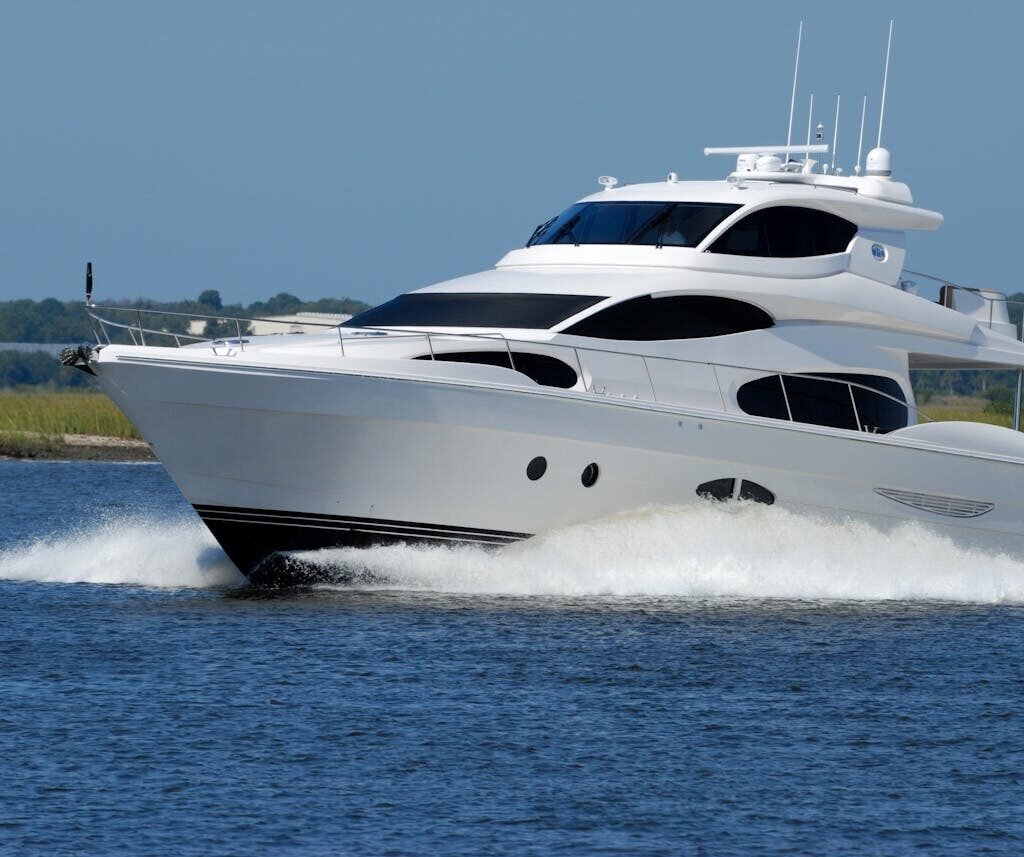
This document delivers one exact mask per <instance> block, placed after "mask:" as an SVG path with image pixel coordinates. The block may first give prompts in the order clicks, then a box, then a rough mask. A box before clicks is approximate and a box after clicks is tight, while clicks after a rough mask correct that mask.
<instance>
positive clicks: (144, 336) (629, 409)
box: [67, 146, 1024, 581]
mask: <svg viewBox="0 0 1024 857" xmlns="http://www.w3.org/2000/svg"><path fill="white" fill-rule="evenodd" d="M825 148H826V147H824V146H808V147H799V151H800V152H801V153H802V152H804V150H805V149H806V150H807V154H806V155H805V156H804V157H803V158H802V159H799V160H796V159H794V158H793V156H794V155H795V154H796V150H797V147H791V146H774V147H756V146H755V147H743V148H742V149H738V150H714V151H715V152H725V153H729V154H735V155H737V156H738V157H737V158H736V168H735V170H734V171H732V172H730V173H729V175H728V176H727V177H726V178H725V179H724V180H722V181H682V180H679V179H678V177H677V176H676V175H675V174H669V176H668V178H667V179H666V180H665V181H658V182H654V183H650V184H634V185H624V184H619V183H618V182H617V181H616V180H615V179H613V178H610V177H602V178H601V179H600V180H599V181H600V183H601V185H602V186H603V187H602V189H600V190H599V191H598V192H597V193H594V194H592V195H590V196H586V197H584V198H583V199H582V200H580V201H579V202H577V203H575V204H573V205H571V206H570V207H569V208H567V209H566V210H565V211H564V212H562V213H561V214H559V215H558V216H557V217H553V218H551V219H550V220H548V221H546V222H545V223H543V224H542V225H541V226H538V227H537V229H536V230H535V231H534V233H533V235H532V237H531V238H530V240H529V241H528V242H527V243H526V246H525V247H521V248H519V249H515V250H512V251H511V252H509V253H508V254H507V255H506V256H505V257H504V258H503V259H501V260H500V261H499V262H498V263H497V264H496V266H495V267H494V268H493V269H491V270H487V271H484V272H481V273H477V274H472V275H470V276H466V277H460V278H457V279H454V280H449V281H446V282H442V283H438V284H436V285H432V286H429V287H427V288H423V289H420V290H418V291H413V292H409V293H407V294H403V295H400V296H399V297H397V298H395V299H394V300H392V301H390V302H388V303H385V304H383V305H381V306H378V307H376V308H374V309H371V310H369V311H367V312H365V313H363V314H362V315H359V316H356V317H355V318H353V319H351V320H350V321H347V322H345V323H344V324H342V325H340V326H335V327H331V328H326V329H325V330H324V332H322V333H316V334H310V333H306V334H281V335H263V336H255V335H248V334H247V333H246V330H247V328H246V324H247V323H246V322H245V321H244V320H243V321H236V322H232V324H234V325H235V328H234V329H235V330H236V333H235V334H234V335H232V336H228V337H226V338H220V339H214V340H210V341H201V342H194V343H189V344H183V341H184V337H182V336H180V335H169V334H161V331H160V330H159V329H158V325H147V324H146V323H145V321H144V318H143V317H142V316H141V315H138V316H137V317H136V315H135V311H134V310H133V311H132V313H133V314H132V316H131V317H129V318H128V319H124V318H122V319H120V320H118V311H116V310H114V309H111V308H106V307H99V306H94V305H92V303H91V300H89V299H88V298H87V303H88V304H89V312H90V314H91V315H92V317H93V318H94V319H95V326H96V330H97V339H98V344H97V345H96V346H93V347H91V348H90V347H83V348H80V349H78V351H77V352H75V353H74V354H72V355H70V356H69V357H68V358H67V362H69V363H76V364H77V365H79V366H80V368H84V369H86V370H87V371H91V372H94V373H95V374H96V376H97V377H98V379H99V382H100V384H101V385H102V388H103V389H104V390H105V391H106V393H107V394H108V395H109V396H110V397H111V398H112V399H113V400H114V401H115V402H116V403H117V405H118V407H120V408H121V410H122V411H124V413H125V414H126V415H127V416H128V417H129V419H131V420H132V422H133V423H135V425H136V426H137V427H138V428H139V430H140V431H141V432H142V434H143V435H144V436H145V437H146V439H147V440H148V441H149V442H150V443H151V444H152V446H153V449H154V450H155V452H156V454H157V455H158V456H159V458H160V460H161V461H162V462H163V464H164V466H165V467H166V469H167V471H168V473H169V474H170V475H171V477H172V478H173V479H174V481H175V482H176V483H177V484H178V486H179V487H180V489H181V491H182V492H183V494H184V495H185V497H186V498H187V499H188V501H189V502H190V503H191V504H192V505H193V506H194V508H195V509H196V511H197V512H198V513H199V515H200V516H201V517H202V519H203V520H204V521H205V522H206V525H207V526H208V527H209V528H210V530H211V532H212V533H213V535H214V536H215V537H216V538H217V540H218V541H219V542H220V544H221V545H222V546H223V548H224V550H225V551H226V552H227V554H228V556H230V557H231V559H232V560H233V561H234V563H235V564H236V565H237V566H238V567H239V569H241V570H242V571H243V572H244V573H245V574H247V575H249V576H250V578H251V579H253V580H257V581H279V580H305V579H310V575H314V576H315V574H316V566H315V565H313V566H311V565H309V564H303V563H296V562H292V561H290V560H289V557H291V556H292V555H293V554H294V553H295V552H301V551H309V550H314V549H318V548H327V547H335V546H369V545H374V544H379V543H386V542H393V541H416V542H427V543H434V544H438V543H442V544H465V543H472V544H486V545H502V544H505V543H508V542H512V541H515V540H519V539H524V538H528V537H530V536H531V535H534V534H536V533H540V532H542V531H544V530H548V529H550V528H553V527H559V526H563V525H566V524H571V523H574V522H580V521H585V520H589V519H595V518H600V517H602V516H606V515H610V514H613V513H618V512H622V511H625V510H630V509H634V508H638V507H643V506H648V505H652V504H657V505H671V506H677V505H681V504H688V503H708V502H725V501H738V502H752V503H769V504H771V503H775V504H778V505H779V506H785V507H787V508H789V509H794V510H802V511H804V512H807V513H811V514H818V515H820V514H826V515H830V516H836V517H839V518H856V519H866V520H868V521H870V522H873V523H875V524H878V525H883V526H884V525H886V524H888V523H892V522H899V521H905V520H908V519H910V520H915V521H920V522H922V523H924V524H926V525H928V526H930V527H933V528H936V529H938V530H941V531H942V532H944V533H946V534H948V535H949V536H950V537H952V538H953V539H955V540H956V541H958V542H966V543H972V544H974V543H976V544H984V545H986V546H988V547H990V548H991V547H995V548H997V549H1001V550H1008V551H1013V552H1015V553H1024V436H1022V435H1021V434H1020V433H1018V432H1016V431H1013V430H1011V429H1008V428H998V427H994V426H990V425H981V424H975V423H965V422H941V423H940V422H928V421H926V420H925V419H924V418H923V417H922V416H921V415H920V414H919V412H918V409H917V407H916V403H915V401H914V392H913V389H912V387H911V383H910V372H911V370H914V369H918V368H1007V367H1009V368H1013V369H1017V370H1020V369H1021V368H1022V367H1024V346H1022V344H1021V343H1020V342H1019V341H1018V340H1017V337H1016V328H1015V326H1014V325H1013V324H1011V323H1010V320H1009V317H1008V313H1007V307H1006V300H1005V297H1004V296H1003V295H1001V294H999V293H998V292H995V291H990V290H976V289H965V288H960V287H957V286H953V285H950V284H947V285H945V286H944V287H943V288H942V290H941V294H940V295H937V297H939V300H938V301H936V300H934V299H932V298H930V297H928V296H926V295H924V294H922V283H923V281H922V280H921V278H920V277H916V276H911V275H909V274H908V273H907V272H906V270H905V266H904V260H905V259H904V257H905V233H906V231H907V230H934V229H937V228H938V227H939V226H940V224H941V223H942V216H941V215H940V214H937V213H935V212H933V211H928V210H925V209H922V208H917V207H915V206H914V205H913V202H912V198H911V193H910V190H909V189H908V188H907V186H906V185H905V184H903V183H900V182H898V181H895V180H894V179H893V178H892V175H891V157H890V154H889V152H888V151H886V150H885V149H882V148H877V149H875V150H873V151H872V152H871V153H870V154H869V155H868V158H867V161H866V167H867V168H866V170H865V172H864V174H860V171H859V170H858V172H857V174H854V175H849V176H846V175H842V174H837V172H836V171H834V170H829V169H828V168H827V167H825V168H822V167H821V166H817V165H816V162H815V161H814V160H813V159H811V158H810V154H812V153H817V152H820V151H822V150H823V149H825ZM709 151H712V150H709ZM713 153H714V152H713ZM90 288H91V287H90ZM115 330H121V333H122V336H123V335H124V332H125V331H128V332H129V333H130V335H131V337H132V340H133V341H134V343H135V344H129V345H125V344H113V343H112V338H114V337H112V336H111V333H112V332H113V331H115Z"/></svg>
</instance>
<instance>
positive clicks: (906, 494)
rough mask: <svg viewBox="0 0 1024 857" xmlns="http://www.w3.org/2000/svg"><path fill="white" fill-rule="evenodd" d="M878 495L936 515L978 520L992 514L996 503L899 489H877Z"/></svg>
mask: <svg viewBox="0 0 1024 857" xmlns="http://www.w3.org/2000/svg"><path fill="white" fill-rule="evenodd" d="M875 493H876V494H881V495H882V496H883V497H888V498H889V499H890V500H895V501H896V502H897V503H902V504H903V505H904V506H911V507H913V508H915V509H920V510H921V511H922V512H931V513H932V514H934V515H945V516H946V517H947V518H977V517H978V516H979V515H984V514H985V513H986V512H991V511H992V510H993V509H994V508H995V507H996V504H995V503H990V502H989V501H987V500H967V499H965V498H963V497H944V496H942V495H941V494H925V493H923V492H921V491H902V490H900V489H898V488H876V489H875Z"/></svg>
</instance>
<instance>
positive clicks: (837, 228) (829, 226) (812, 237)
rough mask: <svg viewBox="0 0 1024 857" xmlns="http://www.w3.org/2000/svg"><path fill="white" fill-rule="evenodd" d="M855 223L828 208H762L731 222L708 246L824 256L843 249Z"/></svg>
mask: <svg viewBox="0 0 1024 857" xmlns="http://www.w3.org/2000/svg"><path fill="white" fill-rule="evenodd" d="M856 232H857V227H856V225H855V224H853V223H850V221H848V220H843V218H841V217H836V215H834V214H829V213H828V212H827V211H818V210H816V209H813V208H797V207H795V206H786V205H782V206H776V207H774V208H762V209H761V210H760V211H755V212H754V213H753V214H750V215H748V216H747V217H744V218H743V219H742V220H740V221H739V222H738V223H736V224H735V225H733V226H732V227H730V228H729V229H728V231H726V233H725V234H724V235H723V236H722V237H721V238H719V239H718V240H717V241H715V243H714V244H712V245H711V247H710V248H709V252H711V253H728V254H731V255H733V256H774V257H776V258H795V257H798V256H826V255H828V254H829V253H843V252H845V251H846V248H847V246H848V245H849V243H850V240H851V239H852V238H853V236H854V235H855V234H856Z"/></svg>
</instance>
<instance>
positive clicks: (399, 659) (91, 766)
mask: <svg viewBox="0 0 1024 857" xmlns="http://www.w3.org/2000/svg"><path fill="white" fill-rule="evenodd" d="M322 561H324V562H325V563H327V564H343V565H346V567H348V568H352V567H355V568H357V570H360V571H361V572H365V576H364V577H362V578H357V580H356V582H355V583H353V584H350V585H347V586H334V587H321V588H318V589H314V590H307V591H295V592H284V593H281V592H276V593H268V592H258V591H252V590H249V589H247V588H245V587H244V585H242V583H241V581H240V579H239V578H238V576H237V572H235V571H234V569H233V568H232V567H231V565H230V563H228V561H227V560H226V559H225V557H224V556H223V554H222V553H221V552H220V551H219V549H218V548H217V547H216V545H215V543H214V542H213V541H212V540H211V539H210V538H209V536H208V535H206V533H205V530H204V529H203V528H202V525H201V524H199V523H198V522H197V520H196V519H195V518H194V517H193V516H192V513H191V511H190V510H189V509H188V507H187V506H186V505H185V503H184V501H183V500H182V499H181V497H180V495H179V494H178V493H177V491H176V489H175V488H174V487H173V485H172V484H171V483H170V482H169V481H168V480H167V478H166V476H165V474H164V472H163V470H162V469H161V468H160V467H159V466H158V465H117V464H99V463H80V464H68V463H24V462H0V612H2V616H0V652H2V653H3V660H2V667H0V760H2V761H0V765H2V769H0V770H2V776H0V851H2V852H3V853H12V854H81V853H89V854H99V853H103V854H109V853H131V854H210V853H218V854H221V853H222V854H228V853H236V854H242V853H245V854H250V853H254V854H394V855H404V854H410V855H412V854H417V855H418V854H498V853H500V854H684V855H685V854H694V855H698V854H766V853H787V854H814V855H819V854H851V855H852V854H857V855H860V854H904V853H912V852H913V853H918V852H922V851H923V852H925V853H935V854H944V855H945V854H1018V853H1020V852H1021V850H1022V848H1024V816H1022V805H1024V800H1022V799H1024V789H1022V786H1021V778H1022V774H1021V768H1022V764H1024V718H1022V713H1024V672H1022V667H1024V631H1022V627H1024V565H1022V564H1021V563H1020V562H1018V561H1016V560H1014V559H1011V558H1007V557H998V556H985V555H982V554H967V553H963V552H960V551H957V550H956V549H954V548H953V547H952V546H951V545H949V544H947V543H946V542H944V541H943V540H942V539H940V538H937V537H935V536H932V535H930V534H928V533H926V532H924V531H921V530H917V529H915V528H905V529H904V530H902V531H900V532H897V533H895V534H889V535H883V534H880V533H876V532H874V531H872V530H870V528H866V527H858V526H854V525H845V526H838V525H834V524H827V523H824V522H820V521H809V520H802V519H799V518H797V517H795V516H791V515H787V514H786V513H784V512H782V511H780V510H775V509H763V508H760V509H758V508H754V509H739V510H733V511H726V510H722V509H719V508H716V507H712V506H710V505H709V507H708V508H707V509H697V510H647V511H644V512H639V513H637V514H634V515H630V516H624V517H622V518H619V519H615V520H611V521H605V522H600V523H596V524H593V525H589V526H586V527H579V528H570V529H568V530H565V531H562V532H561V533H553V534H550V535H549V536H547V537H545V538H543V539H540V540H536V541H534V542H528V543H525V544H523V545H518V546H516V547H515V548H514V549H512V550H509V551H506V552H504V553H501V554H488V553H484V552H481V551H477V550H473V549H469V550H464V551H463V550H456V551H451V550H418V549H412V548H393V549H380V550H374V551H371V552H369V553H368V554H359V555H353V554H352V553H351V552H337V553H335V554H332V555H329V556H324V557H322Z"/></svg>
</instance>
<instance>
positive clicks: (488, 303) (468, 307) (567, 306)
mask: <svg viewBox="0 0 1024 857" xmlns="http://www.w3.org/2000/svg"><path fill="white" fill-rule="evenodd" d="M601 300H604V298H603V297H600V296H596V295H537V294H498V293H488V292H420V293H413V294H408V295H399V296H398V297H397V298H395V299H394V300H393V301H388V302H387V303H386V304H381V305H380V306H378V307H374V308H373V309H369V310H367V311H366V312H364V313H360V314H359V315H357V316H356V317H355V318H353V319H350V320H349V321H346V322H345V327H416V328H423V327H525V328H533V329H547V328H549V327H553V326H554V325H556V324H558V323H559V322H560V321H565V319H567V318H569V316H573V315H576V313H578V312H581V311H582V310H585V309H586V308H587V307H589V306H593V305H594V304H596V303H597V302H598V301H601Z"/></svg>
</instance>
